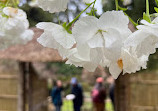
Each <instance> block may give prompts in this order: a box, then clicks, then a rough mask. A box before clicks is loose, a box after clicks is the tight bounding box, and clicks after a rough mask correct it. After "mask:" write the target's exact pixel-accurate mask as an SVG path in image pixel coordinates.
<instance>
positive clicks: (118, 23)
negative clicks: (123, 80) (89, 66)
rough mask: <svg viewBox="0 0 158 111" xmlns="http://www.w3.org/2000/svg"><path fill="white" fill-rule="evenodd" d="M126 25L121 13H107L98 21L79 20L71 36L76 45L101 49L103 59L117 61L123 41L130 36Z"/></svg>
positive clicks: (87, 18) (89, 17) (93, 18)
mask: <svg viewBox="0 0 158 111" xmlns="http://www.w3.org/2000/svg"><path fill="white" fill-rule="evenodd" d="M128 23H129V20H128V17H127V16H125V15H124V14H123V12H122V11H108V12H106V13H104V14H103V15H102V16H101V17H100V18H99V19H97V18H95V17H93V16H87V17H84V18H81V19H80V20H79V21H77V22H76V23H75V25H74V27H73V29H72V34H73V35H74V37H75V39H76V42H77V44H78V45H82V44H85V43H87V44H88V46H89V47H90V48H93V49H94V48H100V49H102V51H103V53H104V56H105V58H107V59H109V60H113V59H115V60H118V59H119V57H120V53H121V48H122V45H123V41H124V40H125V39H126V38H127V37H128V36H129V34H131V32H130V30H129V29H128ZM101 59H102V58H101ZM98 62H99V61H98Z"/></svg>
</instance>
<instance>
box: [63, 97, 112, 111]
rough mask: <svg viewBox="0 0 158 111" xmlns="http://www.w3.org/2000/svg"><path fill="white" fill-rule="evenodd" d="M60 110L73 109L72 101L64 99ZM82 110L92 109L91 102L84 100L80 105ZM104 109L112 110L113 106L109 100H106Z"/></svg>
mask: <svg viewBox="0 0 158 111" xmlns="http://www.w3.org/2000/svg"><path fill="white" fill-rule="evenodd" d="M62 111H73V103H72V101H68V100H64V104H63V107H62ZM82 111H92V103H91V102H90V101H86V102H85V103H84V105H83V107H82ZM106 111H113V106H112V104H111V102H110V101H108V102H106Z"/></svg>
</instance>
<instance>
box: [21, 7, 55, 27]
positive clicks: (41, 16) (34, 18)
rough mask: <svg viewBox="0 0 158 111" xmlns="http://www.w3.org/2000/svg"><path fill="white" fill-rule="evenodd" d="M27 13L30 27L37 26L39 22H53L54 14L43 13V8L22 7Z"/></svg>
mask: <svg viewBox="0 0 158 111" xmlns="http://www.w3.org/2000/svg"><path fill="white" fill-rule="evenodd" d="M21 8H22V9H23V10H24V11H25V12H26V13H27V17H28V20H29V23H30V27H33V26H35V25H36V24H37V23H38V22H52V19H53V14H50V13H49V12H45V11H43V10H42V9H41V8H36V7H30V6H29V5H27V4H26V5H24V6H22V7H21Z"/></svg>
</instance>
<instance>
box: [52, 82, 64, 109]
mask: <svg viewBox="0 0 158 111" xmlns="http://www.w3.org/2000/svg"><path fill="white" fill-rule="evenodd" d="M62 90H63V88H62V82H61V81H60V80H57V81H56V86H55V87H54V88H53V89H52V92H51V97H52V102H53V104H54V106H55V108H56V111H61V106H62V95H61V92H62Z"/></svg>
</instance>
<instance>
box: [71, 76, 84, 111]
mask: <svg viewBox="0 0 158 111" xmlns="http://www.w3.org/2000/svg"><path fill="white" fill-rule="evenodd" d="M71 84H72V89H71V93H72V94H73V95H74V96H75V98H74V99H73V106H74V111H81V107H82V105H83V98H84V97H83V90H82V87H81V85H80V84H79V83H78V81H77V79H76V78H72V79H71Z"/></svg>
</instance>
